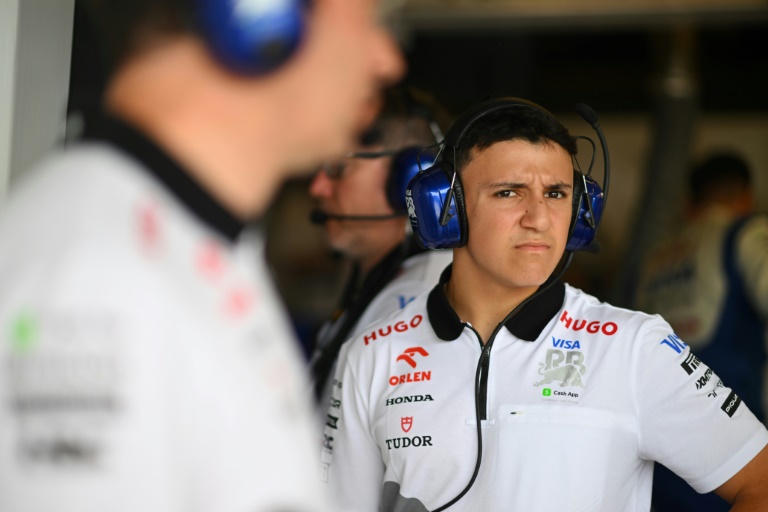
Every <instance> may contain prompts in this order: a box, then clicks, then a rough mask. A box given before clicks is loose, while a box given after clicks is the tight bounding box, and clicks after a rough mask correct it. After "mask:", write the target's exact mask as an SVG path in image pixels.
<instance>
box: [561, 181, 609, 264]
mask: <svg viewBox="0 0 768 512" xmlns="http://www.w3.org/2000/svg"><path fill="white" fill-rule="evenodd" d="M585 183H586V188H585V187H584V185H585ZM604 205H605V195H604V194H603V191H602V189H601V188H600V186H599V185H598V184H597V182H596V181H595V180H593V179H592V178H591V177H589V176H584V175H583V174H581V173H580V172H578V171H576V170H574V171H573V203H572V213H571V215H572V217H571V219H572V220H571V229H570V232H569V233H568V243H567V244H566V246H565V250H566V251H583V250H590V249H591V247H590V246H591V245H592V243H593V242H594V240H595V236H596V235H597V228H598V227H599V226H600V219H601V218H602V215H603V207H604Z"/></svg>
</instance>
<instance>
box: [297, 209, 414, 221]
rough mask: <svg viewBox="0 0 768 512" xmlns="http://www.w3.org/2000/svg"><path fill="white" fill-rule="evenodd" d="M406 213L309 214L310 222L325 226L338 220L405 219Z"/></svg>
mask: <svg viewBox="0 0 768 512" xmlns="http://www.w3.org/2000/svg"><path fill="white" fill-rule="evenodd" d="M405 215H406V213H405V212H395V213H390V214H387V215H337V214H335V213H328V212H324V211H323V210H312V212H311V213H310V214H309V221H310V222H311V223H312V224H325V223H326V222H328V221H329V220H331V219H338V220H368V221H371V220H387V219H394V218H397V217H405Z"/></svg>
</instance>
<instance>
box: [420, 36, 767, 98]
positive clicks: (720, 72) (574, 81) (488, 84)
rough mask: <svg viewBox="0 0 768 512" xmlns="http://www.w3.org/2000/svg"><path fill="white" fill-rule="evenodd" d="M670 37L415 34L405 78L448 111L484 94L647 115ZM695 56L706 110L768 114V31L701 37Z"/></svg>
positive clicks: (695, 38)
mask: <svg viewBox="0 0 768 512" xmlns="http://www.w3.org/2000/svg"><path fill="white" fill-rule="evenodd" d="M669 36H670V33H669V31H668V30H665V29H663V28H658V29H654V30H650V31H649V30H640V29H638V30H626V29H623V30H617V31H614V32H612V31H609V30H605V29H603V30H600V31H599V32H587V31H584V30H579V31H573V32H567V31H558V32H554V31H546V32H543V33H538V34H536V33H524V34H517V35H516V34H508V33H503V32H500V31H498V32H494V33H490V34H467V33H424V34H419V33H415V34H413V36H412V38H411V39H410V41H409V44H408V50H407V58H408V61H409V64H410V69H409V74H408V80H409V81H411V82H413V83H414V84H416V85H419V86H421V87H424V88H425V89H427V90H431V91H435V93H436V94H438V96H439V97H440V98H441V99H443V101H444V102H446V103H447V104H448V105H449V106H450V107H451V109H452V110H457V109H458V110H462V109H463V108H465V107H466V106H468V105H469V104H471V103H473V102H475V101H477V100H480V99H483V98H484V97H488V96H499V95H512V96H521V97H526V98H529V99H532V100H534V101H536V102H538V103H540V104H542V105H547V106H548V107H549V108H550V109H552V110H561V109H565V110H567V109H569V108H570V107H571V106H572V105H573V104H574V103H577V102H579V101H584V102H586V103H588V104H590V105H593V106H594V107H595V108H598V109H599V110H600V111H603V112H605V111H628V112H632V111H647V110H648V109H649V108H651V106H652V103H653V91H654V88H653V85H654V83H655V82H654V81H655V78H657V77H658V76H659V74H660V72H661V71H662V69H663V68H664V62H665V57H664V56H665V55H666V52H667V49H668V47H669V44H668V42H669V40H670V37H669ZM694 40H695V45H694V50H693V52H692V55H693V58H692V59H691V63H692V65H693V69H694V73H695V76H696V77H697V85H698V91H699V102H700V105H701V108H702V109H703V110H708V111H734V110H735V111H762V112H765V111H768V52H767V51H766V49H767V48H768V25H765V24H762V25H759V26H756V25H750V26H741V27H737V26H733V27H720V28H705V29H700V30H699V31H698V32H696V33H695V35H694Z"/></svg>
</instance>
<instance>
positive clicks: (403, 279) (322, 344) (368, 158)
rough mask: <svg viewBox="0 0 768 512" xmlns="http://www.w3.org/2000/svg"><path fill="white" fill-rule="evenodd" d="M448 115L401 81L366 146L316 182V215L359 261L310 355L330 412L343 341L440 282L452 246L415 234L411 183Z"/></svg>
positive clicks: (332, 241) (334, 243)
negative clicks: (429, 246) (426, 243)
mask: <svg viewBox="0 0 768 512" xmlns="http://www.w3.org/2000/svg"><path fill="white" fill-rule="evenodd" d="M448 119H449V115H448V114H447V112H446V111H445V109H444V108H443V107H442V106H441V105H439V103H438V102H437V101H436V100H435V99H434V98H433V97H432V96H430V95H429V94H427V93H426V92H424V91H422V90H419V89H416V88H414V87H409V86H404V85H403V86H399V87H395V88H392V89H390V90H388V91H387V92H386V94H385V100H384V106H383V109H382V111H381V114H380V115H379V117H378V119H377V120H376V122H375V123H374V124H373V126H372V127H371V129H370V130H369V131H368V132H367V133H366V134H365V136H364V137H363V141H362V143H361V145H360V146H358V147H357V148H355V151H354V152H352V153H350V154H348V155H347V156H346V157H345V158H343V159H341V160H339V161H336V162H333V163H331V164H329V165H326V166H325V167H324V168H323V169H321V170H320V171H319V172H318V173H317V174H316V176H315V178H314V180H313V181H312V183H311V185H310V189H309V193H310V195H312V197H313V198H315V199H316V200H317V202H318V206H319V209H318V210H315V211H314V212H313V216H312V220H313V221H314V222H316V223H320V224H322V226H323V229H324V230H325V234H326V237H327V241H328V245H329V246H330V248H331V249H332V250H333V251H335V252H337V253H339V254H341V255H342V256H343V257H344V258H346V259H347V260H349V261H350V262H351V263H352V269H351V273H350V275H349V278H348V281H347V283H346V285H345V287H344V292H343V295H342V297H341V301H340V303H339V305H338V307H337V309H336V311H335V312H334V313H333V317H332V318H331V319H329V320H328V321H326V322H325V323H324V324H323V325H322V326H321V328H320V330H319V332H318V335H317V337H316V342H315V347H314V353H313V356H312V360H311V368H312V375H313V378H314V386H315V394H316V398H317V400H318V403H319V405H320V408H321V410H322V411H323V412H324V411H325V408H326V407H327V405H328V400H329V399H330V396H331V390H332V387H333V376H334V372H335V370H336V362H337V358H338V354H339V351H340V350H341V347H342V344H343V343H344V342H345V341H346V340H347V339H349V338H350V337H351V336H352V335H353V334H356V333H357V332H358V331H359V330H360V329H361V328H362V327H365V326H366V325H368V324H370V323H371V322H373V321H375V320H379V319H381V318H384V317H385V316H387V315H389V314H390V313H392V312H393V311H396V310H399V309H402V308H403V307H405V305H406V304H408V303H409V302H410V301H411V300H413V298H414V297H416V296H417V295H419V294H421V293H422V292H424V291H427V290H429V289H431V288H432V286H434V284H435V283H436V282H437V279H438V277H439V276H440V272H442V271H443V269H444V268H445V267H446V266H447V265H448V264H449V263H450V262H451V256H452V255H451V252H450V251H425V250H424V248H422V247H421V246H420V245H419V244H418V243H417V241H416V240H415V239H414V237H413V236H412V232H411V229H410V222H409V221H408V217H407V207H406V200H405V188H406V186H407V184H408V182H409V181H410V179H411V178H413V176H415V175H416V173H417V172H418V171H419V169H420V168H426V167H429V165H431V164H432V163H433V162H434V151H430V150H429V149H426V150H424V148H426V147H428V146H434V145H436V144H437V143H438V142H440V141H441V140H442V128H441V124H442V125H443V126H447V125H448Z"/></svg>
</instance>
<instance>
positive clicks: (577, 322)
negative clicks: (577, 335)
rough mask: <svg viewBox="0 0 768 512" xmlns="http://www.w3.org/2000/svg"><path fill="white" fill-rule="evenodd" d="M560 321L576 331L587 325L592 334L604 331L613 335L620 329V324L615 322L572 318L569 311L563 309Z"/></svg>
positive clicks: (607, 334) (608, 334)
mask: <svg viewBox="0 0 768 512" xmlns="http://www.w3.org/2000/svg"><path fill="white" fill-rule="evenodd" d="M560 322H562V323H563V324H564V325H565V327H566V328H567V329H573V330H574V331H580V330H582V329H584V328H585V327H586V330H587V332H588V333H590V334H595V333H598V332H602V333H603V334H605V335H606V336H613V335H614V334H616V331H618V330H619V326H618V325H616V324H615V323H614V322H606V323H602V322H600V321H599V320H594V321H589V320H583V319H578V318H571V317H570V316H568V311H563V314H562V315H560Z"/></svg>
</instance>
